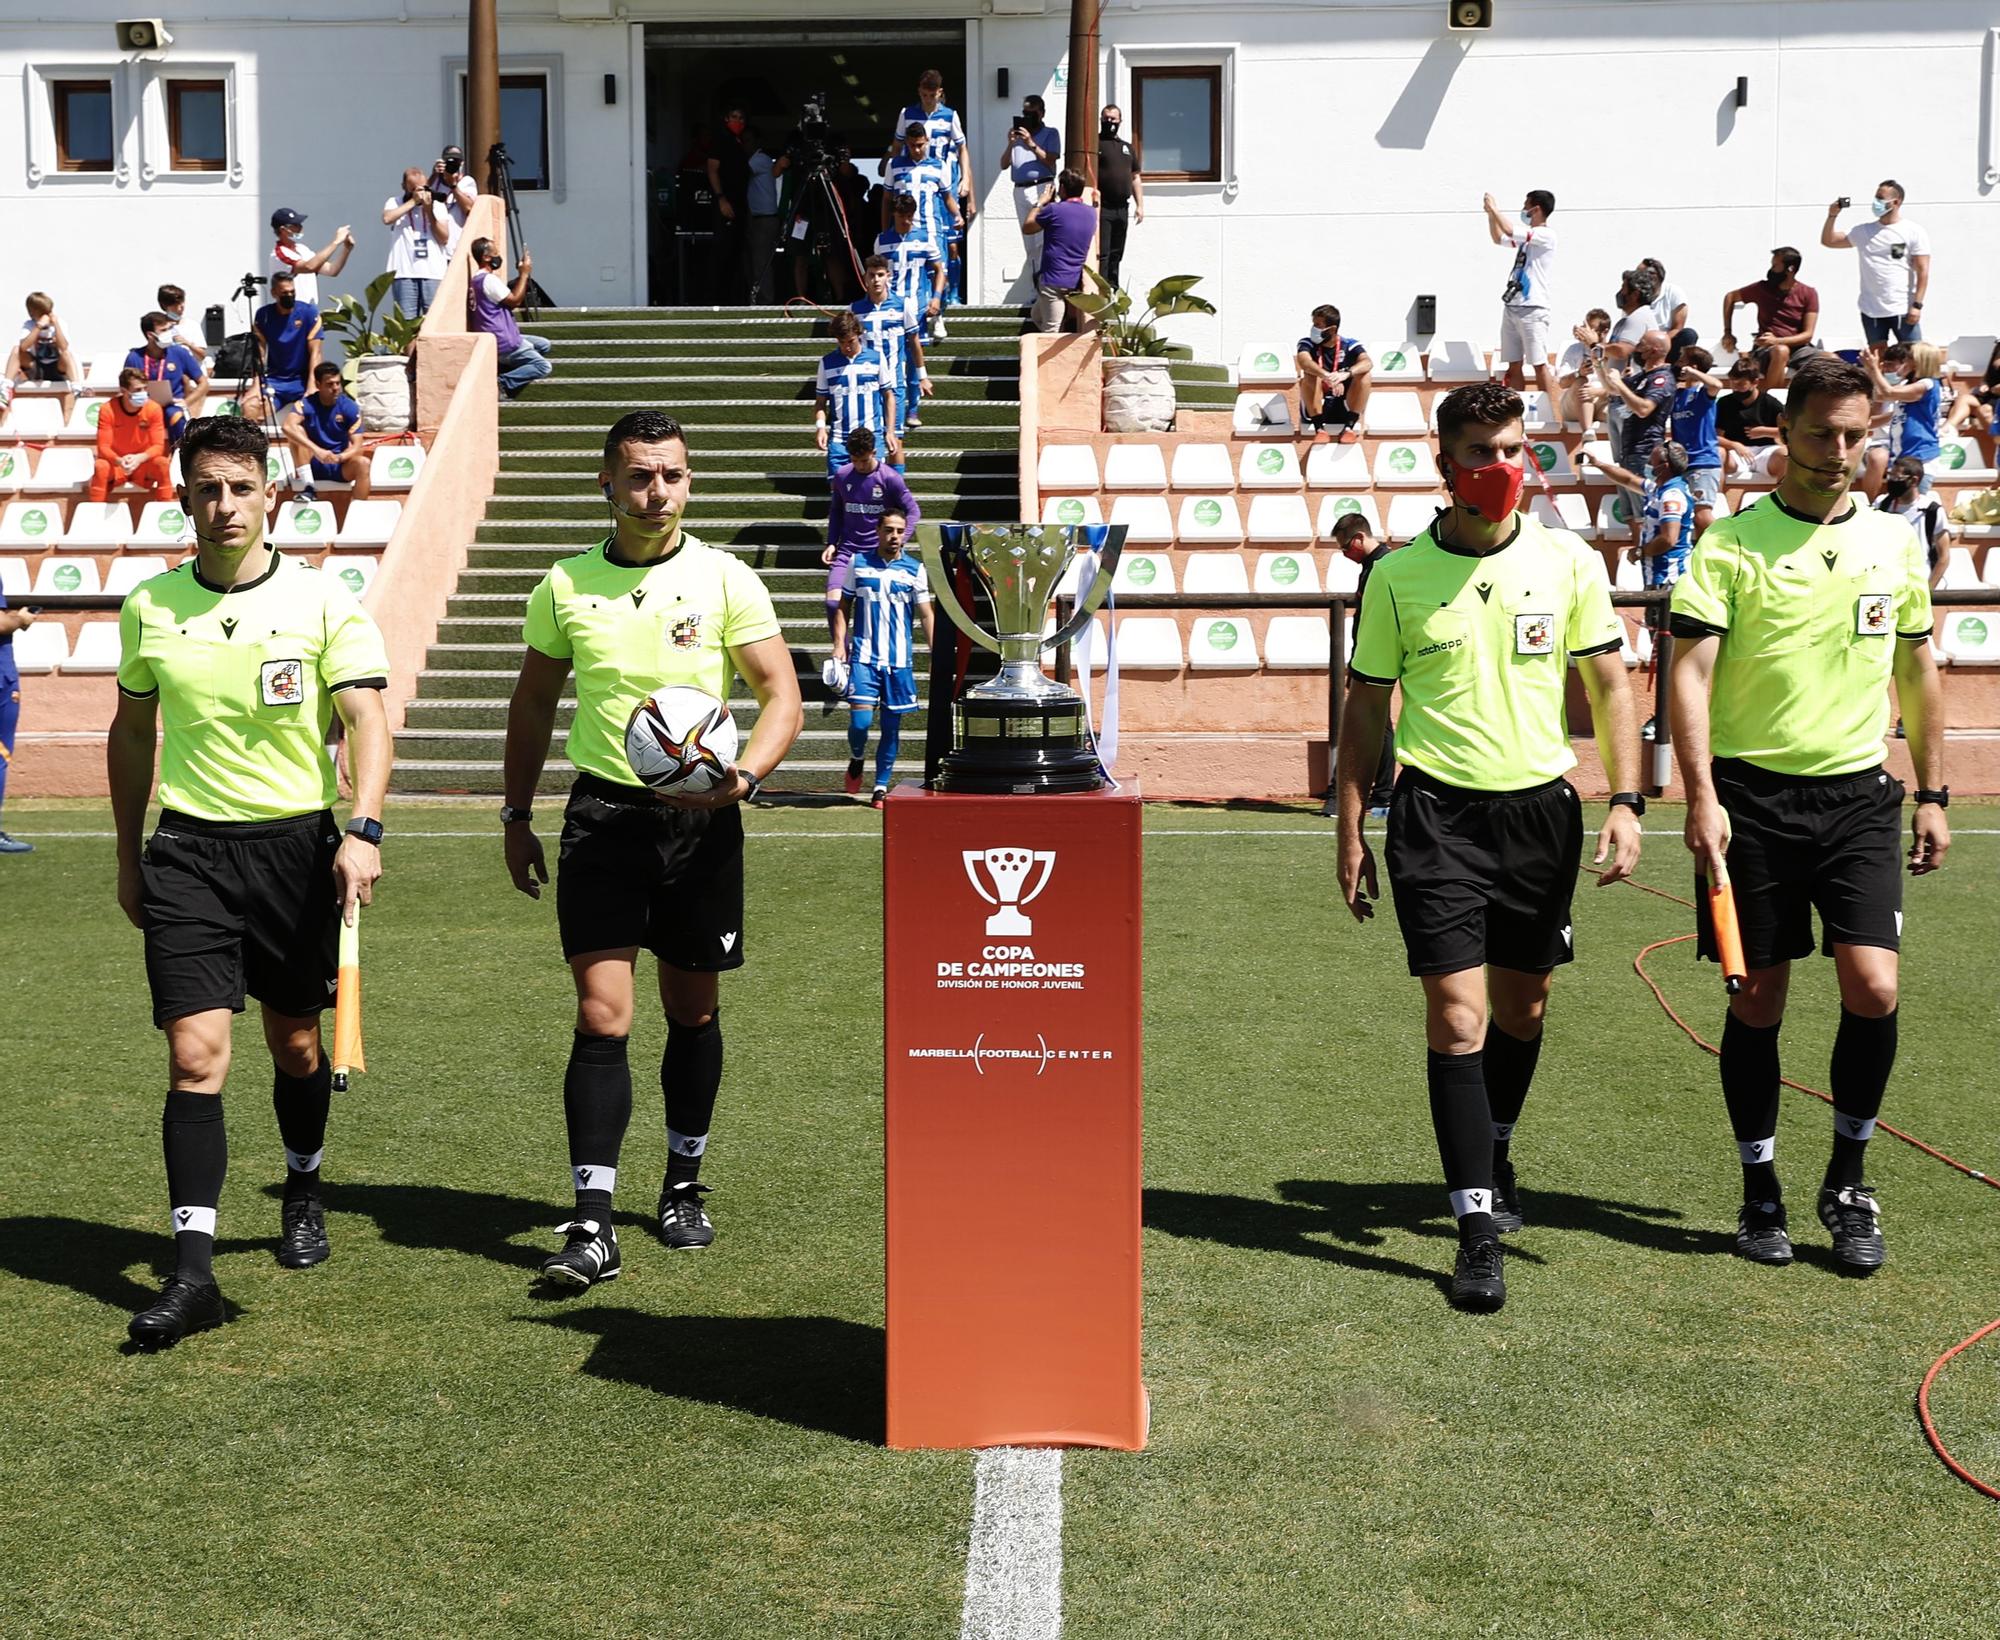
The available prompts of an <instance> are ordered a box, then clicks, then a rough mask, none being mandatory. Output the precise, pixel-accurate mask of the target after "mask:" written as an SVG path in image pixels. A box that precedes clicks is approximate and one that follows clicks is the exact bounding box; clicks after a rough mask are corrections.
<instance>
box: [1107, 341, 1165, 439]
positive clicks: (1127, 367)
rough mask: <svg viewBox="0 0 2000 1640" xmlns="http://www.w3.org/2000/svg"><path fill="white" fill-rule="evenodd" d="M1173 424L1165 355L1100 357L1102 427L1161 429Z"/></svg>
mask: <svg viewBox="0 0 2000 1640" xmlns="http://www.w3.org/2000/svg"><path fill="white" fill-rule="evenodd" d="M1173 425H1174V378H1173V372H1172V370H1171V369H1170V368H1169V367H1168V363H1167V361H1166V360H1165V359H1106V360H1105V361H1104V430H1105V432H1107V433H1164V432H1167V431H1169V430H1170V429H1171V428H1172V427H1173Z"/></svg>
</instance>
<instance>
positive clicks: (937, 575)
mask: <svg viewBox="0 0 2000 1640" xmlns="http://www.w3.org/2000/svg"><path fill="white" fill-rule="evenodd" d="M941 537H942V531H940V532H938V533H937V534H933V533H932V531H931V530H930V528H929V527H928V526H926V527H924V528H923V529H920V530H918V531H917V550H918V551H919V552H920V553H922V555H923V560H924V568H925V570H926V571H928V572H929V574H930V578H931V592H932V593H933V594H934V595H935V596H936V598H937V601H938V602H939V603H941V604H943V605H944V607H945V612H946V613H947V614H948V615H950V616H951V619H952V624H953V625H955V626H956V627H957V628H958V629H959V631H961V632H963V633H964V634H965V635H966V636H967V637H968V638H970V639H971V640H972V641H973V642H974V643H976V644H978V645H979V647H980V648H981V649H990V650H992V651H993V653H994V654H996V655H997V654H999V653H1000V642H999V640H998V639H997V638H993V637H989V636H988V635H987V632H986V629H985V628H984V627H983V626H981V625H980V624H979V623H978V622H977V621H975V620H974V619H973V618H972V614H971V612H970V611H969V610H968V609H967V608H966V607H965V605H963V604H962V603H960V602H959V601H958V593H957V591H956V590H955V589H954V588H953V587H952V584H951V574H950V572H949V571H948V570H947V569H946V568H945V562H944V549H943V546H942V541H941ZM975 886H976V885H975ZM994 903H995V904H997V903H998V902H997V901H996V902H994Z"/></svg>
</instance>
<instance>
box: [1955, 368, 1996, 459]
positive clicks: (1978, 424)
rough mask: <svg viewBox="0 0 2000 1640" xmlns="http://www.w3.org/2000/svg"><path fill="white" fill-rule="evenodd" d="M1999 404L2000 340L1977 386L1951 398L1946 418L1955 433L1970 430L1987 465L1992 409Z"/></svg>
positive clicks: (1990, 457)
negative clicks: (1981, 450) (1981, 449)
mask: <svg viewBox="0 0 2000 1640" xmlns="http://www.w3.org/2000/svg"><path fill="white" fill-rule="evenodd" d="M1996 404H2000V342H1996V343H1995V344H1994V347H1993V351H1992V352H1991V353H1990V354H1989V355H1988V356H1987V359H1986V374H1985V376H1984V377H1983V378H1982V380H1981V381H1980V384H1979V385H1978V386H1977V387H1965V388H1960V389H1959V391H1958V393H1957V395H1956V396H1955V397H1954V398H1953V399H1952V401H1951V412H1950V414H1949V416H1948V417H1947V418H1946V419H1947V420H1948V422H1949V423H1950V426H1951V430H1952V431H1953V432H1954V433H1963V432H1967V431H1969V432H1971V434H1972V435H1973V437H1974V438H1976V439H1978V440H1979V442H1980V444H1981V445H1982V446H1984V448H1985V451H1986V465H1987V466H1989V467H1991V466H1992V465H1993V431H1994V429H1993V411H1994V406H1995V405H1996Z"/></svg>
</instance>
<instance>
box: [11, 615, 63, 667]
mask: <svg viewBox="0 0 2000 1640" xmlns="http://www.w3.org/2000/svg"><path fill="white" fill-rule="evenodd" d="M68 659H69V634H68V633H66V632H64V631H63V627H62V622H61V621H57V620H52V619H49V618H48V617H46V616H44V617H43V618H42V619H41V620H39V621H37V622H36V623H35V624H34V625H33V626H28V627H23V628H22V629H21V630H20V631H19V632H16V633H15V634H14V666H15V669H16V670H17V671H19V672H21V673H22V674H23V675H24V676H30V675H37V674H40V673H44V672H53V671H54V670H55V669H56V668H57V667H59V666H61V665H62V664H63V662H64V661H66V660H68Z"/></svg>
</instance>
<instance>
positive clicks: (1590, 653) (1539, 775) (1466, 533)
mask: <svg viewBox="0 0 2000 1640" xmlns="http://www.w3.org/2000/svg"><path fill="white" fill-rule="evenodd" d="M1522 410H1523V406H1522V403H1521V396H1520V395H1519V394H1518V393H1516V392H1514V391H1513V390H1512V389H1510V388H1507V387H1503V386H1501V385H1500V384H1499V383H1498V382H1477V383H1473V384H1471V385H1468V386H1465V387H1460V388H1457V389H1455V390H1454V391H1452V392H1451V393H1449V394H1447V395H1445V397H1444V399H1443V400H1442V402H1441V403H1440V404H1439V406H1438V418H1437V419H1438V435H1437V436H1438V470H1439V472H1440V473H1441V474H1442V475H1443V477H1444V482H1445V486H1446V488H1447V490H1448V492H1449V495H1450V502H1449V505H1447V506H1446V507H1444V508H1442V509H1441V510H1440V511H1439V512H1438V515H1437V517H1436V518H1435V519H1434V520H1433V521H1432V523H1431V525H1430V527H1429V528H1428V529H1426V530H1425V531H1424V532H1423V533H1422V534H1420V535H1419V536H1418V537H1417V538H1416V539H1415V540H1414V541H1412V542H1411V543H1410V544H1409V545H1408V546H1406V547H1404V548H1403V549H1402V550H1401V551H1399V552H1394V553H1391V554H1390V555H1389V556H1388V557H1386V558H1384V559H1382V560H1381V561H1380V562H1379V563H1378V564H1377V565H1376V566H1375V571H1374V574H1373V576H1372V577H1371V578H1370V580H1369V584H1368V596H1367V597H1366V598H1364V599H1363V600H1362V602H1361V612H1360V615H1359V616H1358V618H1357V620H1356V628H1355V637H1354V654H1353V659H1352V663H1351V666H1350V671H1349V677H1350V682H1349V684H1348V690H1347V703H1346V709H1345V711H1344V712H1343V714H1342V716H1341V722H1340V742H1339V773H1338V808H1339V816H1338V818H1339V845H1338V846H1339V859H1340V864H1339V871H1340V891H1341V896H1342V898H1343V899H1344V900H1345V901H1346V902H1347V906H1348V909H1349V910H1350V911H1352V912H1353V914H1354V916H1355V917H1356V918H1357V919H1358V920H1359V921H1361V922H1363V923H1365V922H1367V921H1368V920H1369V919H1370V918H1371V917H1373V916H1374V914H1375V904H1374V902H1375V901H1376V900H1377V899H1379V897H1380V887H1379V883H1378V879H1377V876H1376V869H1375V858H1374V855H1373V853H1372V852H1371V851H1370V849H1369V847H1368V844H1367V841H1366V840H1365V839H1364V837H1363V836H1362V816H1363V811H1364V807H1365V805H1366V802H1367V797H1368V792H1369V788H1370V786H1371V785H1372V784H1373V781H1374V778H1375V763H1376V757H1377V755H1378V753H1379V751H1380V748H1381V744H1382V730H1383V725H1384V723H1385V722H1386V720H1387V717H1388V713H1389V703H1390V697H1391V694H1392V692H1393V691H1394V690H1395V689H1396V688H1397V687H1398V686H1399V685H1400V687H1401V689H1402V699H1403V711H1402V716H1401V718H1400V719H1399V720H1398V722H1397V725H1396V759H1397V761H1398V762H1399V763H1400V764H1401V765H1402V773H1401V775H1400V776H1399V778H1398V779H1397V782H1396V789H1395V795H1394V797H1393V798H1392V799H1391V801H1390V806H1389V833H1388V848H1387V864H1388V873H1389V886H1390V889H1391V891H1392V892H1393V894H1394V896H1395V902H1396V920H1397V922H1398V923H1399V924H1400V925H1401V928H1402V934H1403V943H1404V946H1405V949H1406V951H1407V953H1408V957H1409V969H1410V972H1411V973H1412V974H1413V975H1415V976H1417V977H1418V978H1420V979H1421V980H1422V982H1423V989H1424V1002H1425V1037H1426V1041H1427V1045H1428V1049H1429V1053H1428V1061H1427V1064H1428V1079H1429V1084H1430V1106H1431V1121H1432V1125H1433V1127H1434V1128H1435V1130H1436V1134H1437V1142H1438V1153H1439V1156H1440V1158H1441V1159H1442V1161H1443V1164H1444V1175H1445V1184H1446V1188H1447V1190H1448V1191H1449V1193H1450V1198H1451V1211H1452V1214H1453V1216H1454V1217H1455V1218H1456V1219H1457V1221H1458V1234H1459V1250H1458V1259H1457V1263H1456V1266H1455V1269H1454V1271H1453V1275H1452V1282H1451V1289H1450V1291H1451V1300H1452V1302H1453V1303H1454V1304H1455V1305H1457V1306H1459V1307H1460V1308H1462V1309H1468V1310H1481V1311H1485V1310H1497V1309H1499V1308H1500V1306H1501V1305H1502V1303H1504V1302H1505V1299H1506V1282H1505V1277H1504V1275H1503V1273H1502V1270H1501V1259H1500V1246H1499V1242H1498V1240H1497V1235H1498V1233H1499V1232H1502V1231H1508V1230H1518V1229H1519V1228H1520V1227H1521V1224H1522V1221H1523V1217H1524V1209H1523V1207H1522V1203H1521V1198H1520V1195H1519V1193H1518V1191H1517V1189H1516V1184H1515V1170H1514V1165H1513V1159H1512V1150H1511V1146H1512V1140H1513V1136H1514V1131H1515V1124H1516V1123H1517V1122H1518V1121H1519V1120H1520V1115H1521V1109H1522V1105H1523V1102H1524V1101H1525V1100H1526V1098H1527V1094H1528V1087H1529V1084H1530V1082H1531V1081H1532V1079H1533V1077H1534V1072H1535V1063H1536V1060H1537V1058H1538V1057H1539V1055H1540V1053H1541V1042H1542V1016H1543V1012H1544V1010H1545V1008H1546V1006H1547V1002H1548V996H1549V986H1550V980H1551V977H1552V976H1553V974H1554V972H1555V970H1556V968H1557V967H1558V966H1560V965H1561V964H1563V963H1566V962H1568V961H1570V960H1571V958H1572V957H1573V956H1574V954H1575V953H1574V949H1573V945H1572V924H1571V919H1570V898H1571V894H1572V892H1573V890H1574V888H1575V884H1576V877H1577V871H1578V867H1579V866H1580V865H1581V863H1582V852H1583V810H1582V804H1581V802H1580V801H1579V799H1578V797H1577V794H1576V790H1575V788H1574V787H1573V786H1571V785H1570V783H1569V782H1568V781H1567V780H1566V779H1564V778H1563V777H1564V776H1565V774H1567V772H1568V771H1569V770H1570V769H1572V768H1574V767H1575V766H1576V756H1575V754H1574V753H1573V752H1572V751H1571V750H1570V741H1569V730H1568V727H1567V723H1566V721H1565V715H1564V704H1563V702H1564V693H1565V687H1566V677H1567V673H1568V665H1567V662H1568V661H1569V660H1570V659H1572V658H1574V659H1575V661H1576V662H1577V670H1578V673H1579V675H1580V677H1581V678H1582V680H1583V684H1584V688H1585V690H1586V691H1587V692H1588V694H1589V697H1590V707H1591V716H1592V723H1593V725H1594V728H1595V731H1596V738H1597V749H1598V754H1599V756H1600V757H1601V758H1602V759H1603V765H1604V772H1605V776H1606V778H1607V779H1608V780H1609V781H1610V783H1611V785H1612V787H1613V788H1614V792H1613V796H1612V798H1611V808H1610V812H1609V814H1608V816H1607V817H1606V819H1605V822H1604V825H1603V827H1602V828H1601V829H1600V831H1599V833H1598V839H1597V853H1596V855H1595V857H1594V858H1593V861H1592V864H1594V865H1597V866H1599V867H1602V868H1603V869H1602V870H1601V871H1600V873H1599V876H1598V879H1597V880H1598V882H1599V884H1600V885H1602V884H1607V883H1615V882H1618V881H1619V880H1621V879H1623V878H1625V877H1629V876H1630V875H1631V873H1632V868H1633V866H1634V865H1635V864H1636V863H1637V861H1638V858H1639V816H1640V815H1641V814H1642V813H1643V812H1644V810H1645V801H1644V799H1643V798H1642V797H1640V795H1639V794H1638V792H1637V791H1636V790H1635V789H1632V788H1633V779H1634V776H1635V774H1636V772H1637V768H1638V763H1637V757H1638V740H1637V737H1636V735H1635V734H1634V732H1633V710H1632V692H1631V685H1630V683H1629V681H1628V680H1627V677H1626V672H1625V663H1624V661H1623V660H1622V659H1621V658H1620V653H1619V651H1620V648H1621V646H1622V645H1623V642H1624V637H1625V627H1624V623H1623V622H1622V621H1620V620H1619V618H1618V615H1617V613H1616V612H1615V611H1614V610H1613V609H1612V607H1611V588H1610V584H1609V582H1608V581H1607V579H1606V577H1605V573H1604V563H1603V560H1602V559H1600V558H1599V557H1598V556H1597V554H1596V553H1595V552H1593V551H1592V550H1591V549H1590V547H1588V546H1586V545H1585V544H1584V542H1583V541H1581V540H1580V539H1578V538H1577V536H1575V535H1574V534H1572V533H1571V532H1570V531H1568V530H1558V529H1550V528H1548V527H1547V526H1545V525H1543V524H1540V523H1538V522H1537V521H1536V520H1535V519H1533V518H1532V517H1530V516H1529V515H1527V514H1525V513H1522V512H1520V511H1518V510H1517V509H1518V507H1519V503H1520V499H1521V484H1522V479H1523V476H1524V468H1523V461H1524V458H1525V455H1526V450H1527V440H1526V437H1525V434H1524V432H1523V428H1522V422H1521V418H1522Z"/></svg>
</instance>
